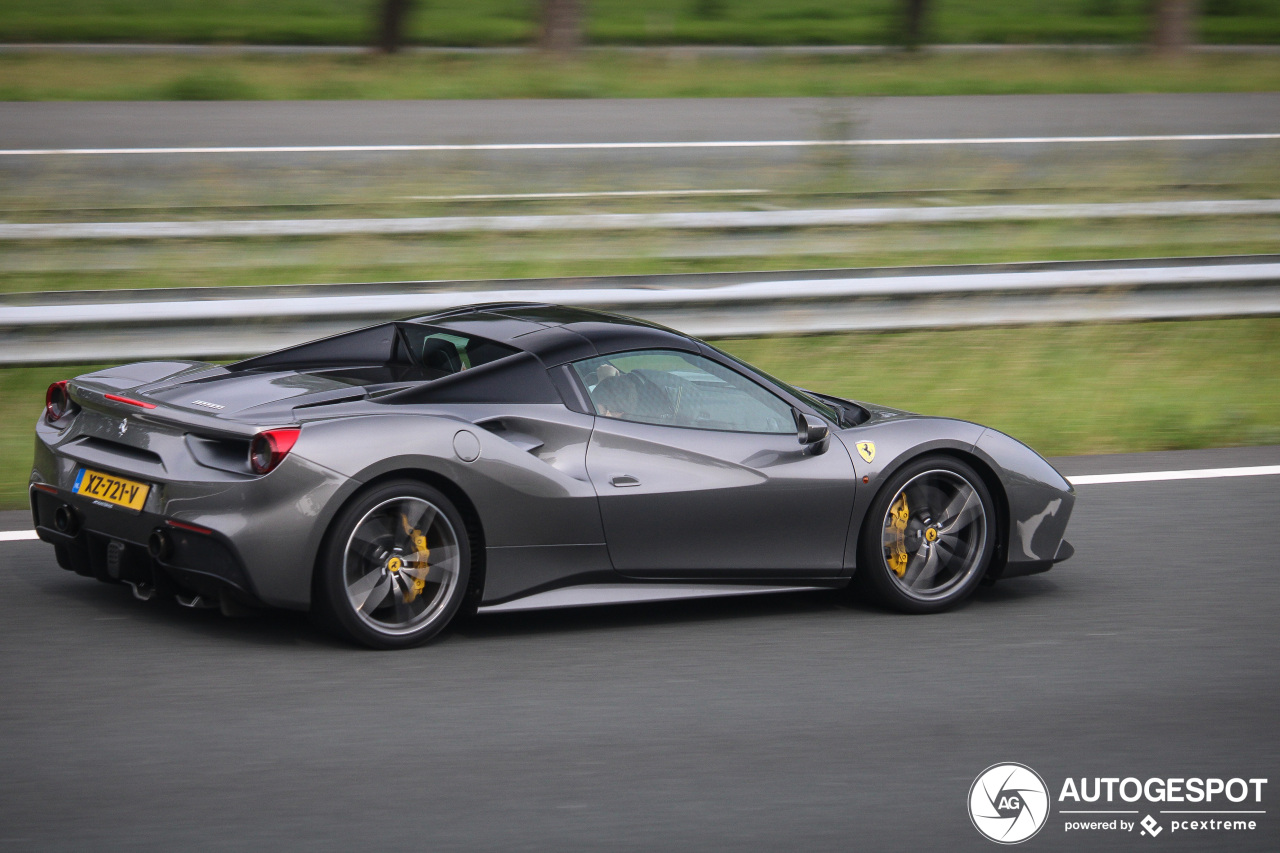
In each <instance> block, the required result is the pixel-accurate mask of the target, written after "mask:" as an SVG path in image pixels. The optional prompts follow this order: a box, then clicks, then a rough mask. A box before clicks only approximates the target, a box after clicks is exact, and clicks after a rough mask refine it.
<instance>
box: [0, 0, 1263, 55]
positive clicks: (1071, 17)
mask: <svg viewBox="0 0 1280 853" xmlns="http://www.w3.org/2000/svg"><path fill="white" fill-rule="evenodd" d="M584 5H585V6H586V9H587V33H588V37H589V38H590V40H591V41H593V42H595V43H598V44H874V43H880V42H885V41H890V40H892V39H893V37H894V33H895V31H896V27H897V10H898V8H899V3H898V0H804V2H793V1H792V0H645V2H643V3H636V2H633V0H590V2H587V3H586V4H584ZM931 5H932V6H933V9H934V12H933V15H932V18H931V20H930V23H929V27H928V29H929V37H930V38H931V39H932V40H934V41H937V42H953V43H968V42H1003V43H1025V42H1119V43H1125V42H1136V41H1141V40H1142V39H1143V38H1144V37H1145V35H1146V33H1147V28H1148V23H1147V8H1148V0H937V2H935V3H933V4H931ZM1201 7H1202V11H1203V12H1204V14H1203V15H1202V16H1201V18H1200V23H1199V30H1200V33H1201V37H1202V38H1203V39H1204V40H1206V41H1209V42H1224V43H1233V42H1235V43H1239V42H1245V43H1259V42H1276V41H1280V0H1206V2H1204V3H1202V4H1201ZM375 8H376V0H362V2H350V0H275V2H272V3H262V2H253V0H165V2H163V3H160V2H156V1H155V0H42V2H39V3H33V2H30V0H3V2H0V40H3V41H108V42H109V41H117V42H118V41H148V42H197V43H226V42H247V43H259V44H361V43H364V42H366V41H368V39H369V36H370V33H371V31H372V23H373V20H374V9H375ZM538 8H539V3H538V2H537V0H468V2H467V3H446V2H432V0H418V2H416V3H415V4H414V9H413V11H412V13H411V15H410V18H409V23H408V38H409V41H410V42H412V43H415V44H425V45H514V44H525V43H528V42H530V41H531V40H532V39H533V38H535V35H536V32H537V22H536V21H537V11H538Z"/></svg>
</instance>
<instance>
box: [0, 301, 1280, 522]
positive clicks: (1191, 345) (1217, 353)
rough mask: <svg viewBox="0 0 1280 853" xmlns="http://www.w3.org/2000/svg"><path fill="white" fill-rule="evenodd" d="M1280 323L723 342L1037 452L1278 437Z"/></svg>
mask: <svg viewBox="0 0 1280 853" xmlns="http://www.w3.org/2000/svg"><path fill="white" fill-rule="evenodd" d="M1276 340H1280V318H1265V319H1245V320H1196V321H1183V322H1170V323H1117V324H1105V325H1079V326H1037V327H1026V328H1006V329H964V330H955V331H911V332H862V333H853V334H842V335H817V336H812V337H773V338H758V339H737V340H727V341H720V342H719V343H720V345H721V346H723V347H724V348H725V349H727V350H729V351H730V352H732V353H734V354H735V355H738V356H740V357H742V358H745V359H747V360H748V361H750V362H752V363H754V364H756V365H758V366H760V367H761V368H763V369H765V370H767V371H769V372H770V373H773V374H775V375H777V376H779V377H780V378H782V379H785V380H787V381H789V382H793V383H795V384H797V385H802V386H805V387H809V388H813V389H815V390H820V391H827V392H830V393H834V394H839V395H843V396H848V397H853V398H856V399H864V400H870V401H873V402H877V403H882V404H885V405H890V406H898V407H901V408H905V409H909V410H912V411H917V412H922V413H927V414H934V415H946V416H950V417H958V418H965V419H968V420H974V421H978V422H979V423H983V424H986V425H988V426H992V427H995V428H997V429H1000V430H1002V431H1004V432H1007V433H1009V434H1011V435H1013V436H1015V437H1017V438H1019V439H1021V440H1022V441H1025V442H1027V443H1028V444H1030V445H1031V446H1032V447H1034V448H1035V449H1036V450H1038V451H1040V452H1041V453H1043V454H1046V455H1071V454H1086V453H1110V452H1131V451H1135V452H1136V451H1144V450H1173V449H1188V448H1197V447H1225V446H1239V445H1250V444H1276V443H1280V347H1277V346H1276V345H1275V342H1276ZM91 369H94V368H92V367H89V366H76V367H32V368H11V369H6V370H0V507H4V508H16V507H20V506H23V505H25V501H26V482H27V475H28V474H29V473H30V465H31V453H32V443H33V441H34V438H33V429H34V425H35V421H36V419H37V418H38V417H39V416H40V411H41V408H42V406H43V403H44V389H45V387H46V386H47V385H48V384H49V383H50V382H52V381H54V380H57V379H63V378H66V377H68V376H74V375H76V374H79V373H84V372H87V371H88V370H91Z"/></svg>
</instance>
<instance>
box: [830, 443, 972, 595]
mask: <svg viewBox="0 0 1280 853" xmlns="http://www.w3.org/2000/svg"><path fill="white" fill-rule="evenodd" d="M900 499H901V503H899V500H900ZM948 514H949V515H948ZM996 536H997V526H996V518H995V503H994V501H992V499H991V493H990V491H989V490H988V489H987V487H986V484H985V483H984V482H983V480H982V478H981V477H980V476H978V473H977V472H976V471H974V470H973V468H972V467H971V466H969V465H967V464H965V463H964V462H962V461H960V460H959V459H956V458H954V457H950V456H925V457H921V458H920V459H917V460H915V461H913V462H910V463H908V464H907V465H905V466H904V467H903V468H902V469H901V470H899V471H898V472H896V473H895V474H894V475H893V476H892V477H891V478H890V479H889V481H888V482H886V483H885V484H884V486H883V487H882V488H881V489H880V491H879V493H878V494H877V495H876V497H875V500H873V501H872V503H871V507H870V509H868V510H867V515H866V518H865V519H864V520H863V523H862V529H861V531H860V534H859V537H858V568H857V572H856V573H855V574H854V588H855V589H856V590H858V591H861V592H863V593H864V594H866V595H867V596H868V597H870V598H872V599H874V600H876V601H878V602H880V603H881V604H884V605H885V606H887V607H890V608H893V609H894V610H899V611H902V612H904V613H938V612H940V611H943V610H947V609H949V608H952V607H955V606H956V605H957V604H959V603H960V602H962V601H964V600H965V599H966V598H968V597H969V596H970V595H972V594H973V592H974V590H976V589H977V587H978V584H980V583H981V582H982V577H983V575H985V574H986V572H987V569H988V568H989V567H990V566H991V559H992V555H993V554H994V553H995V547H996Z"/></svg>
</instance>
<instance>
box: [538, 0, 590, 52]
mask: <svg viewBox="0 0 1280 853" xmlns="http://www.w3.org/2000/svg"><path fill="white" fill-rule="evenodd" d="M538 46H539V47H541V48H542V49H543V50H545V51H548V52H549V53H562V54H565V53H572V52H574V51H575V50H577V49H578V48H579V47H581V46H582V0H542V34H541V36H540V38H539V41H538Z"/></svg>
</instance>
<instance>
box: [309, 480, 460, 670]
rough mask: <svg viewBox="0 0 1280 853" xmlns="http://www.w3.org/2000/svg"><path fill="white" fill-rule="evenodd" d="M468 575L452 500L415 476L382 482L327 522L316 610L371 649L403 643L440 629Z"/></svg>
mask: <svg viewBox="0 0 1280 853" xmlns="http://www.w3.org/2000/svg"><path fill="white" fill-rule="evenodd" d="M470 579H471V545H470V537H469V536H468V535H467V527H466V523H465V522H464V521H463V518H462V515H461V513H459V512H458V510H457V508H456V507H455V506H454V505H453V502H452V501H450V500H449V498H447V497H446V496H445V495H444V494H442V493H441V492H440V491H438V490H437V489H433V488H432V487H430V486H428V485H426V484H424V483H420V482H417V481H415V480H395V481H391V482H386V483H381V484H379V485H377V486H375V487H373V488H372V489H369V490H368V491H366V492H364V493H363V494H361V495H359V496H358V497H357V498H356V499H355V500H353V501H352V502H351V503H349V504H348V505H347V506H346V507H344V508H343V509H342V511H341V512H339V513H338V515H337V517H336V518H335V519H334V520H333V523H332V524H331V525H330V527H329V531H328V533H327V534H326V536H325V542H324V545H323V547H322V550H321V554H320V561H319V565H318V566H317V574H316V584H315V611H316V616H317V617H318V618H319V620H320V622H321V623H322V624H323V625H325V626H326V627H328V628H330V629H331V630H334V631H336V632H337V633H339V634H340V635H342V636H344V637H346V638H348V639H350V640H353V641H355V642H357V643H360V644H362V645H365V646H369V647H370V648H374V649H402V648H408V647H411V646H416V645H420V644H421V643H425V642H426V641H427V640H430V639H431V638H432V637H434V636H436V635H437V634H439V633H440V632H441V631H443V630H444V629H445V627H446V626H447V625H448V624H449V623H450V622H451V621H452V620H453V618H454V616H455V615H456V614H457V613H458V610H459V608H460V607H461V606H462V603H463V600H464V599H465V598H466V597H467V590H468V588H469V587H470Z"/></svg>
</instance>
